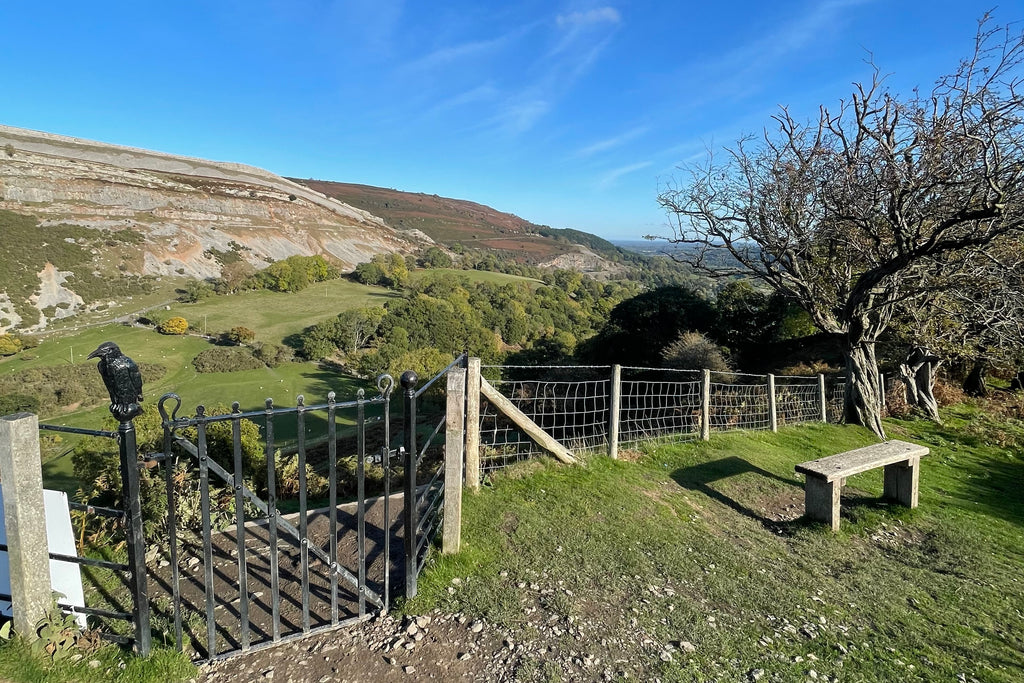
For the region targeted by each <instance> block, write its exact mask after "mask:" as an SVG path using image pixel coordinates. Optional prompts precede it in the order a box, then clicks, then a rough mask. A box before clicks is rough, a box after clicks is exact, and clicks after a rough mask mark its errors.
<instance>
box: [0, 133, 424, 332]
mask: <svg viewBox="0 0 1024 683" xmlns="http://www.w3.org/2000/svg"><path fill="white" fill-rule="evenodd" d="M0 212H2V213H3V214H6V219H5V220H0V224H2V226H3V233H4V241H5V242H7V243H8V246H14V247H15V249H14V252H16V254H15V253H14V252H11V251H8V254H7V255H6V256H5V259H4V260H5V261H6V263H5V264H3V265H2V266H0V270H3V272H0V276H2V277H0V332H2V331H4V330H5V329H9V328H12V327H14V328H18V329H23V330H38V329H42V328H45V327H46V325H47V323H48V322H49V321H50V320H52V319H53V318H55V317H56V318H59V317H67V316H70V315H74V314H75V313H77V312H79V311H81V310H87V309H90V308H95V307H97V306H102V305H103V304H104V302H103V301H102V299H104V298H110V297H111V296H112V295H114V294H116V293H117V291H118V288H117V287H116V286H111V287H108V288H107V292H106V293H105V296H102V293H101V292H91V291H90V292H89V293H86V292H84V291H77V289H76V285H83V284H84V281H85V280H87V279H90V278H92V279H100V280H103V281H106V282H107V283H108V284H113V283H114V282H115V281H122V280H124V281H130V280H131V279H132V278H138V277H143V276H164V275H175V274H176V275H184V276H190V277H197V278H207V277H216V276H217V275H219V274H220V270H221V267H222V265H223V264H224V263H225V262H229V261H231V260H238V259H239V258H241V259H244V260H246V261H249V262H250V263H252V264H253V265H255V266H257V267H261V266H265V265H266V264H267V263H269V262H271V261H275V260H279V259H283V258H286V257H288V256H291V255H295V254H301V255H312V254H323V255H325V256H327V255H329V256H330V257H331V258H332V259H333V260H334V261H335V262H336V263H337V264H338V265H339V266H340V267H342V268H343V269H345V268H352V267H354V266H355V265H356V264H358V263H361V262H364V261H368V260H369V259H370V258H371V257H372V256H373V255H374V254H376V253H380V252H394V251H400V252H406V251H411V250H413V249H416V248H418V247H419V246H420V245H422V244H423V243H424V241H429V240H425V238H423V237H421V236H417V235H414V234H411V233H401V234H400V233H398V232H396V231H395V230H392V229H391V228H390V227H389V226H388V225H387V223H386V222H385V221H384V220H383V219H381V218H379V217H377V216H375V215H373V214H372V213H370V212H367V211H364V210H362V209H358V208H355V207H352V206H349V205H347V204H345V203H343V202H340V201H338V200H336V199H332V198H329V197H326V196H324V195H322V194H320V193H318V192H316V191H314V190H312V189H310V188H308V187H305V186H302V185H299V184H297V183H294V182H292V181H289V180H286V179H284V178H281V177H279V176H276V175H274V174H272V173H269V172H267V171H264V170H261V169H258V168H253V167H249V166H243V165H241V164H233V163H219V162H211V161H205V160H201V159H192V158H188V157H181V156H174V155H169V154H161V153H158V152H149V151H146V150H140V149H133V148H129V147H121V146H117V145H109V144H104V143H98V142H91V141H87V140H80V139H77V138H68V137H63V136H58V135H51V134H47V133H40V132H36V131H29V130H24V129H18V128H10V127H7V126H0ZM0 218H4V217H3V216H0ZM23 218H24V219H26V220H28V219H31V220H29V222H26V220H22V219H23ZM14 242H17V244H16V245H14V244H13V243H14ZM58 246H59V248H56V247H58ZM86 288H87V289H96V288H89V287H86Z"/></svg>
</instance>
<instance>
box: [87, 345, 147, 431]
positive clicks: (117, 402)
mask: <svg viewBox="0 0 1024 683" xmlns="http://www.w3.org/2000/svg"><path fill="white" fill-rule="evenodd" d="M89 358H99V359H100V362H99V364H98V365H97V369H98V370H99V371H100V377H102V378H103V383H104V384H105V385H106V386H107V393H109V394H110V413H111V415H113V416H114V417H115V418H116V419H117V421H118V422H127V421H128V420H131V419H132V418H133V417H135V416H136V415H139V414H141V413H142V406H140V405H139V401H141V400H142V375H141V374H140V373H139V366H138V365H136V364H135V361H133V360H132V359H131V358H129V357H128V356H126V355H124V354H123V353H121V349H119V348H118V347H117V344H115V343H114V342H103V343H102V344H100V345H99V346H98V347H97V348H96V350H95V351H93V352H92V353H90V354H89Z"/></svg>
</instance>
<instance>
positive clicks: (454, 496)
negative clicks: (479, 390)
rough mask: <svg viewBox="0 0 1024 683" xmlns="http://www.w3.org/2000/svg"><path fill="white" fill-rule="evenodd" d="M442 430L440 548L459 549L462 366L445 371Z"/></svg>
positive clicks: (463, 402) (445, 550) (446, 551)
mask: <svg viewBox="0 0 1024 683" xmlns="http://www.w3.org/2000/svg"><path fill="white" fill-rule="evenodd" d="M447 403H448V405H447V409H446V411H445V433H444V517H443V521H442V527H441V552H442V553H443V554H445V555H450V554H452V553H457V552H459V544H460V542H461V539H462V456H463V451H462V445H463V443H464V439H465V432H464V429H465V424H466V415H465V406H466V370H465V369H463V368H452V369H451V370H449V371H448V397H447Z"/></svg>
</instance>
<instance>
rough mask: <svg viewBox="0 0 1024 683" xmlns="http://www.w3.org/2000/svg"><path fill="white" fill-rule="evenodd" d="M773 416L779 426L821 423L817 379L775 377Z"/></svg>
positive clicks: (819, 392)
mask: <svg viewBox="0 0 1024 683" xmlns="http://www.w3.org/2000/svg"><path fill="white" fill-rule="evenodd" d="M775 414H776V416H777V418H778V423H779V426H780V427H781V426H783V425H795V424H800V423H802V422H820V421H821V388H820V387H819V386H818V378H817V377H797V376H790V377H785V376H783V377H776V378H775Z"/></svg>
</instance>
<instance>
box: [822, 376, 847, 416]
mask: <svg viewBox="0 0 1024 683" xmlns="http://www.w3.org/2000/svg"><path fill="white" fill-rule="evenodd" d="M825 392H826V393H825V395H826V402H825V409H826V413H827V415H828V421H829V422H834V423H838V422H842V421H843V404H844V402H845V394H846V382H845V381H843V379H842V378H839V379H834V380H833V381H832V382H829V383H828V386H827V387H826V389H825Z"/></svg>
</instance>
